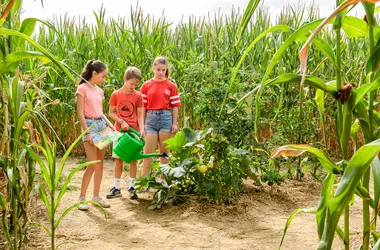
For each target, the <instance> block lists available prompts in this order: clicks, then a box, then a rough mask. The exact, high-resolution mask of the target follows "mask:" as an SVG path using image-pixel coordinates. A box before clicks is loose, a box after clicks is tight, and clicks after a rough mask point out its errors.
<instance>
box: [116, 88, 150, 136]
mask: <svg viewBox="0 0 380 250" xmlns="http://www.w3.org/2000/svg"><path fill="white" fill-rule="evenodd" d="M110 105H111V106H116V111H117V117H119V118H120V119H123V120H124V121H125V122H127V123H128V125H129V126H131V127H132V128H133V129H135V130H136V131H140V129H139V124H138V122H137V108H140V107H144V105H143V99H142V95H141V94H140V93H139V92H138V91H136V90H133V92H132V93H130V94H126V93H125V92H124V91H123V90H122V89H118V90H115V91H114V92H113V93H112V95H111V98H110ZM120 128H121V125H120V123H119V122H116V124H115V129H116V130H120Z"/></svg>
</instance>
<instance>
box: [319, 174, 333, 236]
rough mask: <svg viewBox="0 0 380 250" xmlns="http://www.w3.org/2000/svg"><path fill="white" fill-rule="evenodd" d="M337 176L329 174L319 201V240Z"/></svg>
mask: <svg viewBox="0 0 380 250" xmlns="http://www.w3.org/2000/svg"><path fill="white" fill-rule="evenodd" d="M335 176H336V175H335V174H331V173H328V174H327V176H326V178H325V180H324V181H323V186H322V191H321V198H320V199H319V204H318V208H317V213H316V220H317V227H318V238H319V239H321V238H322V233H323V229H324V227H325V219H326V208H327V203H328V201H329V200H330V198H331V195H332V193H333V186H334V183H335Z"/></svg>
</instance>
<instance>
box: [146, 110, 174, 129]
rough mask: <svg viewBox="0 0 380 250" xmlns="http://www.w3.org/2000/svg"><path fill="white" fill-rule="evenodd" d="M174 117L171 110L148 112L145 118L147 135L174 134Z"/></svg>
mask: <svg viewBox="0 0 380 250" xmlns="http://www.w3.org/2000/svg"><path fill="white" fill-rule="evenodd" d="M172 125H173V115H172V112H171V110H148V111H147V112H146V118H145V133H148V134H158V133H159V132H168V133H171V132H172Z"/></svg>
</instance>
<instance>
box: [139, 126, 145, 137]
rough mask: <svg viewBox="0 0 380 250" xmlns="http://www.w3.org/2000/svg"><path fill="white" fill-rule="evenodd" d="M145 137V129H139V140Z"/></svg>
mask: <svg viewBox="0 0 380 250" xmlns="http://www.w3.org/2000/svg"><path fill="white" fill-rule="evenodd" d="M144 136H145V128H141V129H140V139H141V138H142V137H144Z"/></svg>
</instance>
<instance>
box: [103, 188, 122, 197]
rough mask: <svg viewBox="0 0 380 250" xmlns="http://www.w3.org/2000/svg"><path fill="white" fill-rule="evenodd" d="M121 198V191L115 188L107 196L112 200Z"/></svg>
mask: <svg viewBox="0 0 380 250" xmlns="http://www.w3.org/2000/svg"><path fill="white" fill-rule="evenodd" d="M120 196H121V192H120V189H117V188H115V187H113V188H111V190H110V191H109V193H108V194H107V195H106V198H107V199H112V198H116V197H120Z"/></svg>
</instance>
